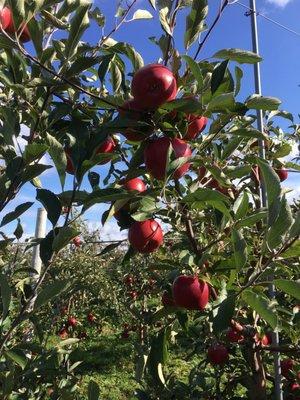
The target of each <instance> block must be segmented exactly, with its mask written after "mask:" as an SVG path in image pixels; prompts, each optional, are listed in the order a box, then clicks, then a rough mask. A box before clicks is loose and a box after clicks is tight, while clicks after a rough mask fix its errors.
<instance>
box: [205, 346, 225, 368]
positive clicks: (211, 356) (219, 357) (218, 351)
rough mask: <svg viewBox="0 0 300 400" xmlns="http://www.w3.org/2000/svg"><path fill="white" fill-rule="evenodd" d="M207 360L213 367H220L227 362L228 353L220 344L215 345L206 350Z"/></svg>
mask: <svg viewBox="0 0 300 400" xmlns="http://www.w3.org/2000/svg"><path fill="white" fill-rule="evenodd" d="M207 358H208V360H209V361H210V362H211V363H212V364H213V365H222V364H225V363H226V362H227V361H228V359H229V353H228V350H227V348H226V347H225V346H223V345H222V344H215V345H213V346H211V347H209V349H208V350H207Z"/></svg>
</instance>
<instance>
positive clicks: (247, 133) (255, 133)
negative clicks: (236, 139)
mask: <svg viewBox="0 0 300 400" xmlns="http://www.w3.org/2000/svg"><path fill="white" fill-rule="evenodd" d="M230 133H231V134H232V135H234V136H242V137H246V138H249V137H250V138H258V139H263V140H265V139H266V138H267V136H266V135H265V134H264V133H262V132H261V131H259V130H258V129H253V128H241V129H235V130H232V131H230Z"/></svg>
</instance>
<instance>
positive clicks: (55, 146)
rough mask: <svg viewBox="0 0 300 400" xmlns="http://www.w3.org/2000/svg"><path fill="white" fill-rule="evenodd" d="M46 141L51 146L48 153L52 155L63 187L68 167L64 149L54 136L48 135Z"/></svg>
mask: <svg viewBox="0 0 300 400" xmlns="http://www.w3.org/2000/svg"><path fill="white" fill-rule="evenodd" d="M46 141H47V143H48V145H49V150H48V153H49V154H50V156H51V158H52V160H53V162H54V165H55V167H56V170H57V172H58V175H59V179H60V183H61V185H62V187H63V186H64V183H65V177H66V174H65V170H66V166H67V157H66V154H65V151H64V148H63V146H62V144H61V143H60V142H59V141H58V140H57V139H56V138H55V137H54V136H51V135H49V134H48V133H47V135H46Z"/></svg>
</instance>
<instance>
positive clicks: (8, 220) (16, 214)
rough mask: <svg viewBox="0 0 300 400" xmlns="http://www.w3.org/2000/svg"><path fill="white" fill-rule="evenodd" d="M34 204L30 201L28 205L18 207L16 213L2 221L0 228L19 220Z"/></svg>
mask: <svg viewBox="0 0 300 400" xmlns="http://www.w3.org/2000/svg"><path fill="white" fill-rule="evenodd" d="M32 204H33V202H31V201H28V202H26V203H23V204H20V205H18V206H17V207H16V208H15V210H14V211H12V212H10V213H8V214H6V215H5V216H4V217H3V218H2V221H1V224H0V226H4V225H6V224H9V223H10V222H12V221H13V220H15V219H17V218H18V217H19V216H20V215H22V214H23V213H24V212H25V211H27V210H28V209H29V208H30V207H31V206H32Z"/></svg>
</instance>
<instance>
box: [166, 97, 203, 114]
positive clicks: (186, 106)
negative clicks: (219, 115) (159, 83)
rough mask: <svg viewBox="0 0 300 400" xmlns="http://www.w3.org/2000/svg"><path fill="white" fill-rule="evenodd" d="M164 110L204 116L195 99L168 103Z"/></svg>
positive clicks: (183, 99)
mask: <svg viewBox="0 0 300 400" xmlns="http://www.w3.org/2000/svg"><path fill="white" fill-rule="evenodd" d="M162 108H163V109H164V110H170V111H172V110H177V111H181V112H186V113H196V114H197V113H198V114H202V106H201V104H200V103H199V101H197V100H196V99H194V98H182V99H176V100H172V101H168V102H167V103H165V104H164V105H163V106H162Z"/></svg>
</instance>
